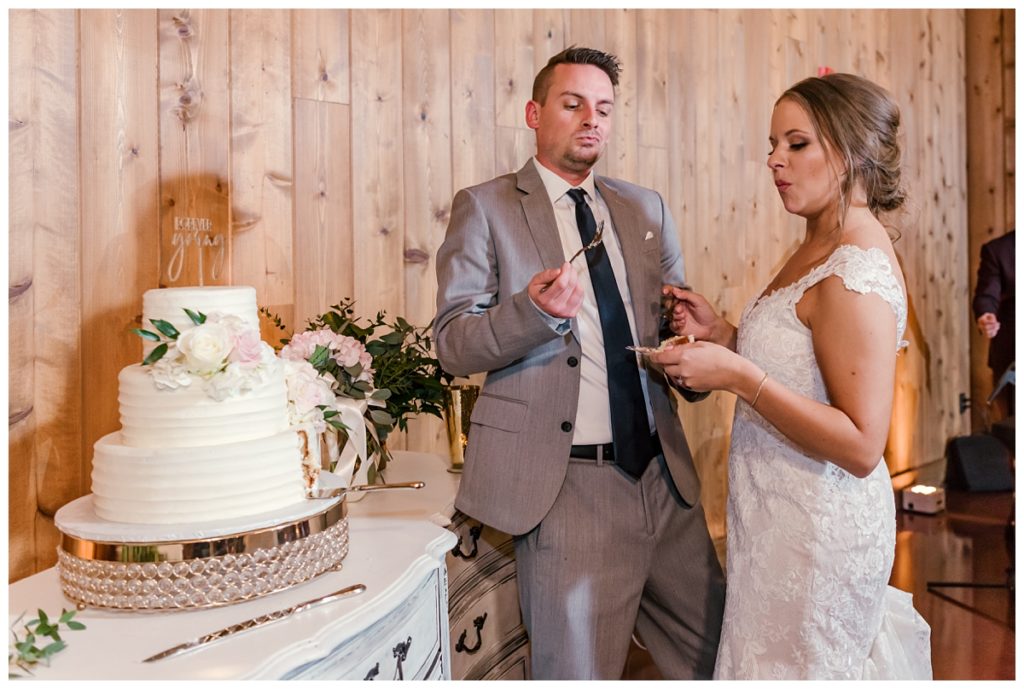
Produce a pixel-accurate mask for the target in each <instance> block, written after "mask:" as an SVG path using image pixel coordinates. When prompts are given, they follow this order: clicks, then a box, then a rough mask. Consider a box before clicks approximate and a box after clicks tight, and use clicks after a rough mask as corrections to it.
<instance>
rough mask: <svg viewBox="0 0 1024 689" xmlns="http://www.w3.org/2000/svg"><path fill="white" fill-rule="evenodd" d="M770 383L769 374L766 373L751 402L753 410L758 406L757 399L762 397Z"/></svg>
mask: <svg viewBox="0 0 1024 689" xmlns="http://www.w3.org/2000/svg"><path fill="white" fill-rule="evenodd" d="M766 382H768V372H767V371H765V373H764V378H762V379H761V382H760V383H758V384H757V392H755V393H754V399H752V400H751V401H750V408H751V409H753V408H754V405H755V404H757V398H758V397H760V396H761V390H763V389H764V384H765V383H766Z"/></svg>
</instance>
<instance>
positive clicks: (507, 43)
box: [481, 10, 557, 181]
mask: <svg viewBox="0 0 1024 689" xmlns="http://www.w3.org/2000/svg"><path fill="white" fill-rule="evenodd" d="M533 24H534V17H533V14H532V13H530V12H521V11H519V10H494V124H495V126H496V127H526V122H525V119H526V114H525V112H526V103H527V102H528V101H529V100H530V99H531V98H532V91H533V78H534V76H536V74H537V72H538V71H540V68H539V67H535V62H536V60H535V59H534V54H535V52H536V51H535V49H534V45H533ZM556 52H557V51H556ZM548 57H550V56H548ZM537 59H538V60H539V59H540V58H537ZM543 59H544V60H545V61H546V60H547V57H545V58H543ZM544 64H545V63H543V62H542V63H541V66H543V65H544ZM481 181H482V180H481Z"/></svg>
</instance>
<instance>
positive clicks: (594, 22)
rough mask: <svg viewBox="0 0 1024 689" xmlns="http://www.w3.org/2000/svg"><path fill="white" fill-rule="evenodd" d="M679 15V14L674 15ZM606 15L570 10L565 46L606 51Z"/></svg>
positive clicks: (599, 12)
mask: <svg viewBox="0 0 1024 689" xmlns="http://www.w3.org/2000/svg"><path fill="white" fill-rule="evenodd" d="M673 14H674V15H678V14H679V13H677V12H676V13H673ZM604 26H605V13H604V12H601V11H594V10H569V18H568V19H567V20H566V32H565V44H566V46H570V45H579V46H584V47H587V48H595V49H597V50H605V49H606V48H605V28H604Z"/></svg>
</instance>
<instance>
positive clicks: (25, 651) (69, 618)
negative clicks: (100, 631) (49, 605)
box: [7, 609, 85, 678]
mask: <svg viewBox="0 0 1024 689" xmlns="http://www.w3.org/2000/svg"><path fill="white" fill-rule="evenodd" d="M76 612H77V611H75V610H64V609H61V611H60V617H59V618H58V619H57V620H56V621H54V622H51V621H50V618H49V616H47V614H46V613H45V612H43V610H42V609H40V610H38V613H39V617H37V618H36V619H34V620H29V621H28V622H26V623H25V638H24V639H21V638H19V637H18V632H17V630H16V629H15V627H17V626H18V623H19V622H21V619H22V617H24V616H25V615H24V613H22V615H21V616H20V617H18V619H17V620H15V621H14V624H12V625H11V645H10V646H9V647H8V649H7V668H8V669H7V676H8V678H15V677H23V676H24V675H19V674H18V673H16V672H14V668H19V669H21V670H24V671H25V672H27V673H28V674H30V675H31V674H32V668H33V667H34V666H36V665H38V664H39V663H43V664H44V665H47V666H48V665H49V664H50V658H52V657H53V656H54V655H56V654H57V653H60V652H61V651H63V650H64V649H65V648H66V647H67V644H66V643H65V642H64V640H63V639H61V638H60V626H61V625H64V626H65V627H67V628H68V629H73V630H75V631H78V630H80V629H85V625H84V624H82V623H81V622H76V621H75V620H74V617H75V613H76ZM47 639H49V640H50V642H49V643H45V642H46V640H47ZM43 643H45V645H43V646H40V645H37V644H43Z"/></svg>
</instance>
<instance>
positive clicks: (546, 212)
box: [516, 158, 580, 342]
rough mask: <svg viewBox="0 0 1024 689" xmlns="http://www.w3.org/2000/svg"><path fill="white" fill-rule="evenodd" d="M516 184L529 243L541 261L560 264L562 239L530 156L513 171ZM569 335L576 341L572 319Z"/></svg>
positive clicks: (551, 266)
mask: <svg viewBox="0 0 1024 689" xmlns="http://www.w3.org/2000/svg"><path fill="white" fill-rule="evenodd" d="M516 186H517V187H519V190H520V191H522V192H524V193H525V195H524V196H523V198H522V204H523V212H524V213H525V214H526V224H527V226H528V227H529V228H530V234H531V235H532V236H533V242H534V244H536V245H537V251H538V252H539V253H540V258H541V263H542V264H543V265H544V266H545V267H547V268H557V267H559V266H561V265H562V264H563V263H564V262H565V253H564V252H563V251H562V240H561V238H559V236H558V223H557V222H556V221H555V211H554V209H553V208H552V207H551V199H549V198H548V192H547V189H545V188H544V182H543V180H541V178H540V173H539V172H537V168H536V167H535V166H534V163H533V159H532V158H531V159H530V160H528V161H527V162H526V165H524V166H523V167H522V168H521V169H520V170H519V172H518V173H516ZM572 334H573V335H574V336H575V337H576V340H577V342H578V341H579V339H580V332H579V326H578V325H577V324H576V319H575V318H573V319H572Z"/></svg>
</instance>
